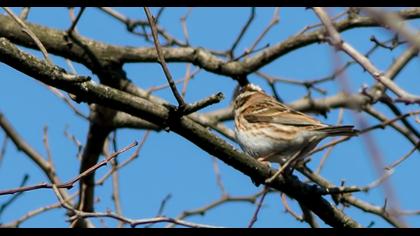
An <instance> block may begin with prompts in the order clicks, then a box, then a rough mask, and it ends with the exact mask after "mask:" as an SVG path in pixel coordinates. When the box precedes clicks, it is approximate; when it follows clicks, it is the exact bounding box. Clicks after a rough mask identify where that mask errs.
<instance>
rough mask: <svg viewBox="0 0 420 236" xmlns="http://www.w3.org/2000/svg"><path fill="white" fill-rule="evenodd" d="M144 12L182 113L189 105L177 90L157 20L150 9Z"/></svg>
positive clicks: (145, 9)
mask: <svg viewBox="0 0 420 236" xmlns="http://www.w3.org/2000/svg"><path fill="white" fill-rule="evenodd" d="M144 12H145V13H146V16H147V19H148V20H149V24H150V28H151V29H152V35H153V39H154V44H155V48H156V52H157V56H158V62H159V64H160V65H161V67H162V70H163V72H164V73H165V77H166V79H167V80H168V83H169V86H170V88H171V90H172V93H173V94H174V96H175V98H176V100H177V101H178V109H180V110H181V111H182V110H184V108H185V106H186V105H187V104H186V103H185V102H184V99H183V98H182V96H181V95H180V94H179V92H178V89H177V88H176V85H175V83H174V80H173V79H172V75H171V73H170V72H169V69H168V67H167V65H166V62H165V57H164V56H163V52H162V48H161V46H160V43H159V37H158V33H157V28H156V24H155V20H154V19H153V16H152V14H151V13H150V10H149V8H147V7H144Z"/></svg>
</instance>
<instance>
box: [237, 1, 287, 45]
mask: <svg viewBox="0 0 420 236" xmlns="http://www.w3.org/2000/svg"><path fill="white" fill-rule="evenodd" d="M279 12H280V7H276V8H274V13H273V18H271V21H270V23H268V25H267V27H265V29H264V30H263V31H262V33H261V34H260V35H259V36H258V37H257V39H256V40H255V42H254V43H253V44H252V46H251V47H250V48H249V49H247V50H246V51H245V52H252V51H253V50H254V49H255V48H256V47H257V45H258V44H259V43H260V42H261V40H262V39H263V38H264V36H265V35H266V34H267V33H268V32H269V31H270V29H271V28H272V27H274V26H275V25H276V24H278V23H279V21H280V16H279Z"/></svg>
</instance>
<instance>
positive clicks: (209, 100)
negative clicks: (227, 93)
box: [183, 92, 224, 115]
mask: <svg viewBox="0 0 420 236" xmlns="http://www.w3.org/2000/svg"><path fill="white" fill-rule="evenodd" d="M223 98H224V96H223V93H221V92H219V93H216V94H213V95H211V96H209V97H206V98H204V99H202V100H200V101H197V102H195V103H192V104H191V105H188V106H187V107H185V108H184V110H183V114H184V115H188V114H191V113H193V112H196V111H198V110H200V109H202V108H204V107H207V106H209V105H211V104H215V103H218V102H220V101H222V100H223Z"/></svg>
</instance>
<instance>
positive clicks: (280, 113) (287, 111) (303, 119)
mask: <svg viewBox="0 0 420 236" xmlns="http://www.w3.org/2000/svg"><path fill="white" fill-rule="evenodd" d="M265 104H267V107H265V108H262V109H255V110H254V112H251V113H249V114H246V115H244V118H245V119H246V120H247V121H248V122H250V123H256V122H267V123H275V124H282V125H294V126H319V125H321V126H323V124H322V123H321V122H320V121H318V120H317V119H315V118H312V117H310V116H308V115H306V114H304V113H301V112H298V111H295V110H292V109H291V108H289V107H287V106H285V105H283V104H281V103H278V102H277V101H275V102H274V101H271V102H269V103H267V102H265Z"/></svg>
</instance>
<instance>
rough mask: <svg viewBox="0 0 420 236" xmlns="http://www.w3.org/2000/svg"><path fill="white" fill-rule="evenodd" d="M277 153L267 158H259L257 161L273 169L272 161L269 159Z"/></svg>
mask: <svg viewBox="0 0 420 236" xmlns="http://www.w3.org/2000/svg"><path fill="white" fill-rule="evenodd" d="M275 154H276V153H270V154H268V155H266V156H262V157H259V158H257V161H259V162H261V163H262V164H264V165H266V166H268V167H269V168H271V163H270V161H268V159H270V158H271V157H272V156H274V155H275Z"/></svg>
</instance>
